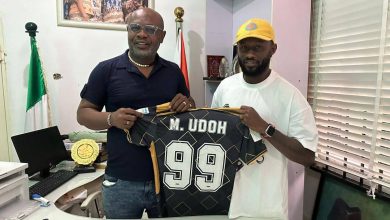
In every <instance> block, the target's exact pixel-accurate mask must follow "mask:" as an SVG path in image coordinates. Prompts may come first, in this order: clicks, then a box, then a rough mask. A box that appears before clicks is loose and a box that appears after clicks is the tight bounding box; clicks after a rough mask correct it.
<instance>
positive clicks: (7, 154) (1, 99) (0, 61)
mask: <svg viewBox="0 0 390 220" xmlns="http://www.w3.org/2000/svg"><path fill="white" fill-rule="evenodd" d="M3 36H4V35H3V23H2V19H1V17H0V121H1V123H0V161H11V159H12V157H11V149H10V146H11V144H10V137H9V125H10V123H9V120H8V119H9V118H10V117H9V115H8V114H7V113H8V112H9V111H7V108H8V107H7V106H8V105H7V72H6V61H5V57H6V53H5V47H4V38H3ZM4 122H5V123H4Z"/></svg>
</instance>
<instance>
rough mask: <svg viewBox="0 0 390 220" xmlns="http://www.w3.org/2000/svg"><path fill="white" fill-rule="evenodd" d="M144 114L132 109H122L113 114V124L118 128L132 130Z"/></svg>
mask: <svg viewBox="0 0 390 220" xmlns="http://www.w3.org/2000/svg"><path fill="white" fill-rule="evenodd" d="M139 117H142V113H140V112H137V111H136V110H134V109H132V108H120V109H118V110H116V111H115V112H112V113H111V124H112V126H115V127H117V128H121V129H130V128H131V127H133V125H134V123H135V121H136V120H137V118H139Z"/></svg>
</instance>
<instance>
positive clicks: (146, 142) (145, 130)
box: [128, 114, 157, 147]
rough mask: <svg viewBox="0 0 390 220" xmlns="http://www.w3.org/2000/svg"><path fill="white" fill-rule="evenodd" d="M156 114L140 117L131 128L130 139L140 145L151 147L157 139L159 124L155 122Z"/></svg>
mask: <svg viewBox="0 0 390 220" xmlns="http://www.w3.org/2000/svg"><path fill="white" fill-rule="evenodd" d="M154 116H155V115H154V114H146V115H144V116H143V117H142V118H138V119H137V121H136V122H135V123H134V126H133V127H132V128H131V130H130V133H129V135H128V136H129V137H128V141H129V142H131V143H133V144H136V145H139V146H147V147H149V146H150V144H151V143H152V142H153V141H154V139H155V136H156V130H157V124H156V123H155V122H153V118H154Z"/></svg>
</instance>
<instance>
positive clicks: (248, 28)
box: [245, 22, 257, 31]
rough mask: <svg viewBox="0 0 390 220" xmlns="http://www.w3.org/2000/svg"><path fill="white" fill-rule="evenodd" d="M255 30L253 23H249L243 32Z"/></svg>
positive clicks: (255, 26)
mask: <svg viewBox="0 0 390 220" xmlns="http://www.w3.org/2000/svg"><path fill="white" fill-rule="evenodd" d="M255 29H257V25H256V24H255V23H253V22H251V23H249V24H248V25H247V26H246V27H245V30H247V31H251V30H255Z"/></svg>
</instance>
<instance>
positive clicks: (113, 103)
mask: <svg viewBox="0 0 390 220" xmlns="http://www.w3.org/2000/svg"><path fill="white" fill-rule="evenodd" d="M127 52H128V51H126V52H125V53H123V54H122V55H120V56H118V57H115V58H112V59H110V60H106V61H103V62H101V63H99V64H98V65H97V66H96V67H95V68H94V69H93V71H92V73H91V75H90V76H89V79H88V83H87V84H86V85H85V86H84V88H83V90H82V91H81V94H80V96H81V98H83V99H86V100H88V101H89V102H91V103H93V104H95V105H97V106H99V107H100V108H103V107H105V108H106V111H107V112H114V111H116V110H117V109H119V108H123V107H125V108H133V109H139V108H143V107H147V106H154V105H158V104H161V103H164V102H169V101H171V100H172V99H173V97H174V96H175V95H176V94H178V93H182V94H183V95H186V96H189V91H188V89H187V87H186V84H185V80H184V77H183V74H182V72H181V70H180V68H179V67H178V66H177V65H176V64H175V63H172V62H169V61H167V60H165V59H162V58H161V57H159V56H158V55H157V57H156V60H155V63H154V67H153V70H152V72H151V74H150V76H149V78H146V77H145V76H144V75H143V74H142V73H141V72H140V71H139V70H138V69H137V68H136V67H135V66H134V65H133V64H132V63H131V62H130V61H129V59H128V57H127ZM107 152H108V161H107V168H106V174H108V175H110V176H113V177H117V178H119V179H122V180H132V181H145V180H152V179H153V168H152V162H151V158H150V153H149V150H148V149H146V148H143V147H139V146H136V145H133V144H130V143H129V142H128V141H127V139H126V133H125V132H123V131H122V130H121V129H118V128H116V127H111V128H109V129H108V134H107Z"/></svg>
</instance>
